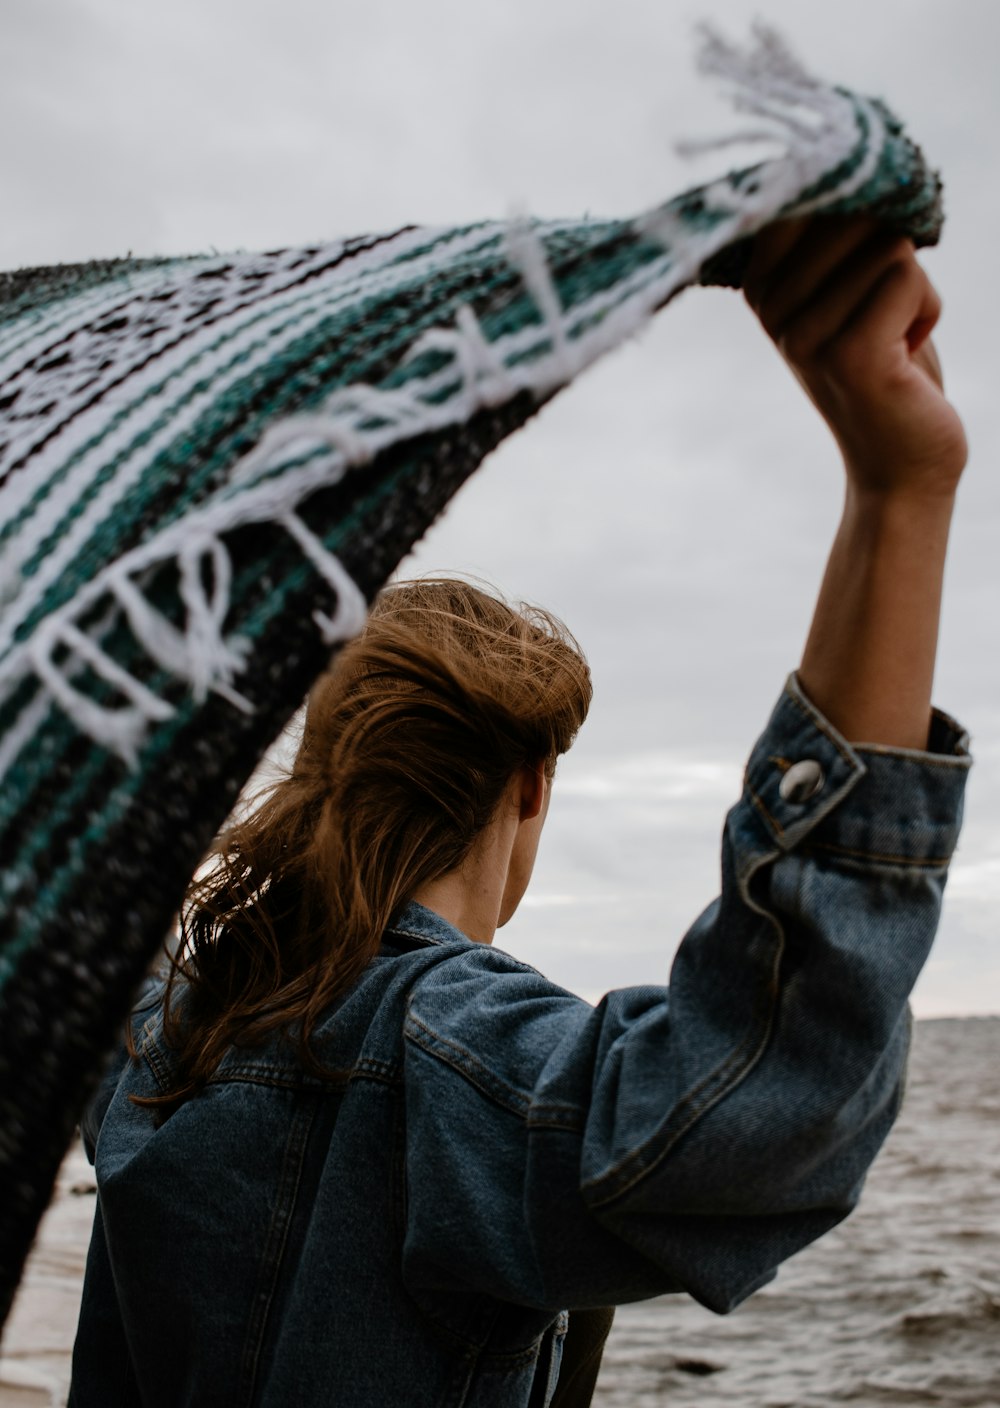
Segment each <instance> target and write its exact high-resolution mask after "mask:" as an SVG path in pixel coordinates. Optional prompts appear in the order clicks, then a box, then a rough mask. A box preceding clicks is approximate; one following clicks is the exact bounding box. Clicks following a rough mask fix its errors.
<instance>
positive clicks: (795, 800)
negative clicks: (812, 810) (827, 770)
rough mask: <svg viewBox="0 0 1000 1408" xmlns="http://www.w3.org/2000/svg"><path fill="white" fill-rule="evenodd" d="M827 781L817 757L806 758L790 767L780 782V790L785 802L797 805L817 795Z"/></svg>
mask: <svg viewBox="0 0 1000 1408" xmlns="http://www.w3.org/2000/svg"><path fill="white" fill-rule="evenodd" d="M825 781H826V778H825V777H824V776H823V769H822V768H821V767H820V765H819V763H817V762H816V759H815V758H804V759H803V761H802V762H801V763H793V764H792V766H791V767H790V768H789V769H788V771H787V772H786V773H785V775H784V777H783V778H782V779H781V782H780V783H779V784H778V791H779V793H780V794H781V799H782V801H783V802H790V803H791V804H792V806H796V807H797V806H800V805H801V804H802V803H803V802H808V800H809V798H810V797H815V795H816V793H817V792H819V791H820V789H821V788H822V786H823V783H824V782H825Z"/></svg>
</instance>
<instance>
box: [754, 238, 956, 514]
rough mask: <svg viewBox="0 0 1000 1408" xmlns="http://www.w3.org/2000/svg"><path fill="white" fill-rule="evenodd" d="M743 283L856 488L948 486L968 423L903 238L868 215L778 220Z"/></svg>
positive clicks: (933, 301) (893, 492) (935, 302)
mask: <svg viewBox="0 0 1000 1408" xmlns="http://www.w3.org/2000/svg"><path fill="white" fill-rule="evenodd" d="M744 289H745V292H746V297H747V301H748V302H749V303H750V305H751V307H752V308H753V309H754V311H755V312H756V313H757V315H758V316H759V318H760V320H761V322H762V323H763V325H764V328H765V329H766V331H767V332H768V334H769V335H770V336H771V338H772V339H773V340H774V342H775V343H776V345H777V347H778V349H779V351H780V352H781V354H782V355H783V357H784V358H785V360H786V361H787V362H788V363H789V365H790V366H791V368H792V371H793V372H794V373H795V375H796V376H797V377H798V379H799V381H800V382H801V383H802V385H803V386H804V388H805V390H806V392H807V393H808V395H809V397H810V398H811V400H812V401H813V403H814V405H815V406H816V408H817V410H818V411H819V412H820V414H821V415H822V416H823V418H824V420H825V421H826V422H827V424H828V425H829V427H830V429H831V431H832V432H833V434H834V437H835V438H836V440H837V443H838V444H839V446H840V448H841V451H842V453H843V456H844V463H845V466H846V469H847V474H848V480H849V483H850V485H851V487H852V488H853V489H854V490H855V491H857V492H858V493H860V495H861V496H862V497H864V496H866V495H869V494H875V495H890V496H897V495H899V494H902V495H904V496H905V497H909V496H910V495H914V496H916V497H924V496H930V497H936V496H939V495H943V496H946V497H947V496H951V495H952V494H953V493H954V490H955V487H956V485H957V483H958V480H959V477H960V475H961V473H962V469H963V468H964V466H965V461H966V456H967V447H966V441H965V433H964V431H963V429H962V423H961V421H960V420H959V418H958V416H957V414H956V413H955V411H954V409H953V408H952V406H951V405H950V404H949V403H948V401H947V400H946V399H945V397H944V394H943V392H942V381H941V367H940V363H939V362H938V358H937V354H936V352H935V350H934V345H933V343H932V342H931V340H930V333H931V331H932V329H933V328H934V326H935V324H936V322H937V320H938V317H939V316H940V312H941V301H940V299H939V298H938V295H937V293H936V292H935V290H934V288H933V286H932V285H931V283H930V280H929V279H928V277H927V275H926V273H925V272H924V270H923V269H922V268H921V266H920V264H919V263H918V262H917V259H916V255H915V252H914V248H913V245H912V244H911V243H910V241H909V240H907V239H904V238H902V237H901V236H898V235H893V234H891V233H890V232H887V231H885V230H884V229H883V228H881V227H879V226H878V225H877V224H876V223H875V222H874V221H873V220H871V219H870V218H868V217H851V218H850V219H844V218H838V217H826V218H823V217H819V218H816V219H811V220H787V221H782V222H780V223H778V224H776V225H773V226H771V227H770V228H768V229H767V230H765V231H763V232H762V233H761V234H760V235H759V236H758V237H757V240H756V242H755V245H754V250H753V255H752V257H751V261H750V265H749V267H748V270H747V275H746V278H745V280H744Z"/></svg>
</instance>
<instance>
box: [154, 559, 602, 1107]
mask: <svg viewBox="0 0 1000 1408" xmlns="http://www.w3.org/2000/svg"><path fill="white" fill-rule="evenodd" d="M590 696H591V685H590V673H589V670H588V668H587V665H586V662H585V661H584V659H583V657H582V655H581V653H580V650H579V648H578V647H577V645H576V643H575V642H574V641H573V639H572V637H571V636H570V635H569V634H568V632H567V631H566V630H565V628H564V627H563V626H562V625H561V624H560V623H559V622H558V621H557V620H556V619H555V618H554V617H552V616H550V615H549V614H548V613H547V612H544V611H540V610H538V609H536V608H531V607H524V606H522V607H519V608H517V609H515V608H513V607H510V606H508V605H507V604H506V603H504V602H503V601H502V600H500V599H499V598H497V597H495V596H493V595H490V594H489V593H488V592H485V591H483V590H482V589H481V588H479V587H476V586H473V585H471V584H470V583H468V582H465V581H461V580H452V579H425V580H418V581H413V582H404V583H401V584H399V585H396V586H392V587H389V588H387V589H386V591H384V592H383V593H382V595H381V596H380V597H379V598H378V600H377V601H376V603H375V605H374V607H373V609H372V611H371V614H370V617H369V620H368V622H367V625H366V627H365V630H364V631H363V632H362V634H361V635H360V636H359V637H358V638H357V639H356V640H354V641H352V642H350V643H349V644H348V645H347V646H345V647H344V649H343V650H342V651H341V652H340V654H339V655H338V656H337V658H336V660H335V661H334V663H333V666H332V667H331V669H330V670H329V671H328V672H327V673H326V674H325V675H324V676H323V677H322V678H321V679H320V680H319V682H318V683H317V684H316V686H315V687H314V689H313V691H312V693H311V695H310V698H309V703H308V708H307V711H306V719H305V725H304V730H303V735H302V740H301V744H300V746H299V749H298V753H297V755H296V758H295V762H294V764H293V766H292V769H291V771H290V773H289V774H288V775H287V776H285V777H282V778H281V779H280V780H279V781H278V782H276V783H275V784H273V785H272V786H271V787H270V788H269V789H268V791H267V793H266V794H265V796H264V798H263V800H262V801H261V802H260V804H259V805H258V806H256V807H255V808H254V809H253V810H252V811H251V812H250V813H249V815H247V816H246V817H245V818H244V819H242V820H240V821H238V822H236V823H235V824H234V825H232V826H231V827H230V828H229V829H228V830H227V831H225V832H224V833H223V834H222V836H221V837H220V838H219V840H218V842H217V843H216V847H215V864H214V867H213V868H212V869H211V871H210V872H209V873H208V874H207V875H206V876H205V877H204V878H203V879H201V880H200V881H197V882H196V883H195V884H194V885H193V886H192V889H191V892H190V895H189V900H188V904H187V906H186V908H185V912H184V915H183V918H182V929H183V937H184V946H183V952H182V957H181V959H180V969H181V971H182V972H183V974H184V976H185V977H186V978H187V979H188V983H187V993H188V1000H187V1001H186V1003H185V1007H184V1013H183V1016H184V1022H183V1029H182V1026H181V1024H180V1022H179V1021H177V1022H171V1020H170V1016H169V1004H168V1023H169V1025H170V1026H171V1027H172V1028H173V1030H172V1031H169V1030H168V1035H170V1037H171V1039H172V1040H173V1042H174V1044H175V1045H178V1046H179V1047H180V1049H181V1050H180V1055H181V1062H180V1064H181V1069H182V1070H183V1071H184V1074H185V1076H186V1077H187V1078H188V1079H187V1080H186V1082H185V1084H186V1087H187V1089H189V1090H190V1089H196V1088H197V1087H198V1086H199V1085H201V1084H203V1083H204V1080H205V1079H207V1077H208V1075H210V1074H211V1071H212V1070H214V1067H215V1065H216V1064H217V1062H218V1060H219V1058H220V1057H221V1055H222V1054H223V1052H224V1050H225V1049H226V1047H227V1046H229V1045H231V1044H233V1042H234V1041H243V1042H248V1043H252V1042H253V1041H255V1040H258V1039H260V1038H262V1037H263V1036H265V1035H266V1034H267V1033H268V1032H269V1031H271V1030H273V1029H274V1028H276V1027H278V1026H285V1025H289V1026H295V1027H297V1029H298V1031H299V1033H300V1036H301V1039H302V1042H303V1050H304V1051H305V1044H306V1043H307V1042H308V1037H309V1034H310V1032H311V1030H312V1028H313V1026H314V1024H315V1021H316V1019H317V1018H318V1017H319V1015H320V1014H321V1012H322V1011H323V1009H324V1008H326V1007H327V1006H328V1005H329V1003H330V1002H331V1000H332V999H333V998H334V997H336V996H337V994H338V993H340V992H342V991H343V990H344V989H345V988H346V987H347V986H349V985H350V983H352V982H353V981H354V979H355V978H356V977H357V976H358V975H359V974H360V973H361V971H362V970H363V969H364V967H365V966H366V965H367V963H368V962H369V960H370V959H371V957H372V956H373V955H374V953H375V952H376V950H377V948H378V946H379V942H380V940H381V935H382V933H383V931H384V930H385V928H386V926H387V925H388V923H389V921H390V920H391V918H392V915H393V913H394V912H395V911H396V910H397V909H399V907H400V906H401V905H402V904H403V903H405V901H407V900H408V899H410V898H411V897H412V896H413V895H415V894H416V893H417V891H418V890H419V889H420V888H421V887H422V886H424V885H426V884H427V883H428V882H430V881H433V880H435V879H437V878H438V877H440V876H442V875H444V874H446V873H447V872H449V871H451V870H453V869H454V868H455V867H457V866H459V865H461V864H462V862H463V860H464V859H465V858H466V856H467V855H468V854H469V851H470V849H471V848H472V847H473V845H474V844H475V842H476V839H477V837H478V836H479V835H480V834H481V833H482V832H483V829H484V828H485V827H486V826H487V824H488V823H489V822H490V820H491V818H492V817H493V816H494V814H495V813H496V811H497V808H498V807H499V806H500V804H501V800H502V798H503V797H504V795H505V792H506V791H507V790H508V788H509V784H510V782H511V779H512V778H513V777H514V775H515V774H516V773H517V772H518V771H519V769H522V768H524V767H525V766H527V767H529V768H541V769H542V770H543V771H544V773H545V775H546V776H547V777H549V778H551V776H552V773H553V771H554V768H555V763H556V759H557V757H558V756H559V755H560V754H561V753H563V752H565V751H566V749H567V748H569V746H570V744H571V743H572V741H573V738H574V736H575V734H576V732H577V730H578V729H579V727H580V725H581V724H582V723H583V720H584V718H585V717H586V713H587V708H588V706H589V703H590Z"/></svg>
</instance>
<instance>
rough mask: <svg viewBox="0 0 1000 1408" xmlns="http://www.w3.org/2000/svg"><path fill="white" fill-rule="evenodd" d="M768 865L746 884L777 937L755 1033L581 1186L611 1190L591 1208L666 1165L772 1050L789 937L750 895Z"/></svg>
mask: <svg viewBox="0 0 1000 1408" xmlns="http://www.w3.org/2000/svg"><path fill="white" fill-rule="evenodd" d="M767 863H768V858H767V857H763V858H762V859H761V860H760V861H759V862H758V864H757V865H756V866H755V867H754V868H753V870H751V871H750V873H749V874H748V875H747V877H746V882H745V886H746V894H745V899H746V903H747V905H748V906H749V907H750V908H751V909H753V910H755V911H756V913H758V914H759V915H760V916H761V917H762V918H763V919H766V920H767V922H768V923H769V924H771V925H772V927H773V928H774V930H775V932H776V934H777V944H776V945H775V951H774V960H773V962H772V964H771V976H770V981H769V982H768V983H767V985H766V987H765V989H764V991H763V992H762V993H761V995H760V996H759V998H758V1000H757V1004H756V1006H755V1010H754V1013H753V1016H752V1020H751V1025H750V1030H749V1031H748V1032H747V1035H746V1036H745V1037H744V1038H743V1040H742V1041H741V1042H740V1044H739V1046H738V1047H737V1048H736V1049H735V1050H734V1051H732V1052H730V1054H729V1055H728V1056H727V1057H726V1058H725V1059H724V1060H723V1061H722V1062H721V1063H720V1064H719V1065H718V1066H717V1067H716V1068H715V1070H714V1071H712V1072H711V1073H710V1074H709V1075H707V1076H706V1077H705V1078H704V1080H702V1081H701V1083H700V1084H699V1085H697V1086H696V1087H695V1088H694V1090H692V1091H690V1092H689V1093H688V1094H687V1095H686V1096H685V1097H684V1098H683V1099H682V1100H680V1101H679V1102H678V1104H677V1105H676V1106H675V1107H674V1109H673V1110H672V1111H671V1112H670V1114H669V1115H668V1116H667V1118H666V1119H665V1120H664V1121H663V1122H662V1123H661V1124H660V1125H659V1127H658V1128H657V1129H656V1130H654V1132H653V1133H652V1134H651V1135H650V1137H649V1138H648V1139H647V1140H646V1141H645V1143H644V1144H641V1145H640V1146H639V1147H638V1148H637V1149H633V1150H631V1151H630V1152H629V1153H628V1154H626V1155H625V1156H624V1157H623V1158H622V1159H621V1160H620V1161H619V1162H618V1163H617V1164H615V1165H613V1166H612V1167H611V1168H610V1169H608V1170H607V1171H606V1172H605V1173H602V1174H601V1175H600V1176H599V1177H598V1178H594V1179H589V1180H588V1181H587V1182H586V1183H582V1184H581V1191H590V1192H591V1193H594V1194H596V1193H597V1190H598V1189H600V1188H601V1187H602V1186H604V1187H606V1188H607V1189H608V1191H607V1193H605V1194H603V1195H600V1194H598V1195H597V1196H592V1197H591V1198H590V1199H589V1202H590V1204H591V1206H592V1207H595V1208H597V1207H605V1206H607V1205H608V1204H609V1203H613V1202H615V1201H616V1200H617V1199H618V1198H620V1197H622V1196H624V1194H626V1193H628V1192H629V1191H630V1190H631V1189H632V1188H634V1187H635V1185H636V1184H637V1183H638V1182H640V1181H641V1180H642V1179H643V1178H644V1177H646V1175H647V1174H649V1173H652V1172H653V1170H654V1169H655V1168H656V1167H657V1166H658V1165H659V1164H661V1163H662V1162H663V1160H664V1159H665V1158H666V1156H667V1155H668V1154H669V1153H670V1152H671V1150H672V1149H673V1148H674V1146H675V1145H676V1144H677V1143H678V1141H679V1140H680V1139H682V1138H683V1136H684V1135H685V1134H687V1132H688V1130H690V1129H691V1128H692V1126H693V1125H695V1124H696V1123H697V1122H698V1120H699V1119H701V1118H702V1116H704V1115H706V1114H707V1113H708V1112H709V1110H711V1109H713V1108H714V1107H715V1106H716V1105H717V1104H718V1103H719V1102H720V1100H722V1099H724V1097H725V1096H726V1095H728V1094H729V1093H730V1092H731V1091H732V1090H734V1089H735V1088H736V1086H737V1085H739V1084H740V1082H741V1081H743V1080H745V1079H746V1077H747V1076H748V1075H749V1074H750V1072H751V1071H752V1070H753V1069H754V1067H755V1066H756V1065H757V1063H758V1062H759V1060H760V1059H761V1057H762V1056H763V1054H764V1052H765V1050H766V1049H767V1045H768V1043H769V1041H770V1039H771V1033H772V1030H773V1027H774V1014H775V1011H776V1009H777V1006H778V1000H779V997H780V994H781V983H780V972H781V962H782V959H783V958H784V953H785V934H784V930H783V929H782V926H781V923H780V922H779V920H778V919H777V917H776V916H775V915H774V914H771V913H770V912H769V911H768V910H765V909H763V908H761V906H760V905H759V904H756V903H754V901H753V900H752V899H751V897H750V888H749V887H750V881H751V880H752V879H753V877H754V875H755V874H756V873H757V871H758V870H760V869H761V867H762V866H763V865H765V864H767ZM761 1020H762V1022H763V1030H762V1032H761V1034H760V1039H759V1040H758V1041H757V1044H756V1049H755V1050H753V1051H752V1053H751V1055H750V1057H749V1058H748V1059H745V1060H744V1052H745V1051H746V1050H747V1048H748V1047H751V1046H752V1045H753V1043H754V1034H753V1028H754V1025H755V1023H756V1022H757V1021H761ZM741 1062H742V1064H741ZM713 1086H714V1087H715V1089H714V1090H713V1089H712V1088H711V1087H713ZM699 1095H704V1098H703V1099H702V1101H701V1103H700V1104H695V1102H696V1100H697V1097H698V1096H699ZM685 1106H688V1107H691V1108H690V1115H689V1117H688V1118H687V1119H686V1121H685V1122H684V1123H683V1124H682V1125H681V1127H680V1128H679V1129H676V1130H675V1131H674V1132H673V1133H670V1132H669V1131H670V1126H671V1124H672V1123H673V1122H675V1121H676V1119H677V1118H678V1115H679V1113H680V1112H681V1111H682V1110H683V1109H684V1108H685ZM661 1140H665V1142H664V1143H663V1145H662V1147H661V1148H660V1149H659V1150H658V1151H657V1152H656V1153H655V1154H654V1155H653V1157H652V1158H650V1159H649V1162H648V1163H647V1162H646V1161H645V1160H646V1155H647V1153H648V1152H649V1151H650V1150H651V1149H653V1148H655V1146H656V1145H657V1143H658V1142H659V1141H661ZM636 1165H638V1167H636V1168H635V1172H634V1173H632V1174H631V1175H630V1176H629V1174H628V1172H627V1170H628V1169H629V1167H630V1166H636ZM623 1177H624V1178H625V1180H626V1181H624V1182H623V1181H622V1179H623ZM612 1184H616V1185H620V1186H615V1187H611V1186H610V1185H612Z"/></svg>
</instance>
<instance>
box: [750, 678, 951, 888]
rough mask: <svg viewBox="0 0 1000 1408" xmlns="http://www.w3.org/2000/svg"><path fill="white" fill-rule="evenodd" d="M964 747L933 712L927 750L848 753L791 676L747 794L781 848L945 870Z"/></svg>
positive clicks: (756, 756) (853, 748)
mask: <svg viewBox="0 0 1000 1408" xmlns="http://www.w3.org/2000/svg"><path fill="white" fill-rule="evenodd" d="M968 742H969V740H968V735H967V734H966V733H965V731H964V730H963V729H962V728H961V727H960V726H959V725H958V724H957V723H955V721H954V720H953V719H950V718H949V717H948V716H947V715H946V714H941V713H939V712H938V711H937V710H935V711H934V714H933V719H932V724H931V730H930V738H929V744H930V747H929V749H928V750H927V751H923V750H918V749H908V748H890V747H884V746H881V745H877V744H861V745H858V744H853V745H852V744H850V743H848V742H847V740H846V739H845V738H844V737H843V736H842V735H841V734H840V733H838V732H837V730H836V729H835V728H834V727H833V725H832V724H831V723H830V721H829V720H828V719H827V718H826V717H825V716H824V715H823V714H822V713H821V712H820V711H819V709H817V708H816V706H815V705H814V704H813V703H812V701H811V700H810V699H809V698H808V697H807V695H806V694H805V693H804V691H803V689H802V686H801V685H800V684H799V682H798V679H797V677H796V676H795V675H794V674H793V675H791V676H790V677H789V679H788V682H787V684H786V686H785V690H784V693H783V694H782V696H781V698H780V699H779V701H778V703H777V705H776V707H775V710H774V712H773V714H772V715H771V718H770V721H769V723H768V725H767V728H766V729H765V730H764V733H763V734H762V735H761V738H760V739H759V740H758V743H757V746H756V747H755V748H754V751H753V753H752V754H751V757H750V761H749V763H748V765H747V771H746V779H745V783H746V791H747V795H748V797H749V799H750V801H751V802H752V804H753V806H754V808H755V810H756V812H757V814H758V817H759V819H760V820H762V821H763V823H764V826H765V828H766V829H767V832H768V834H769V838H770V841H771V842H772V844H773V845H774V846H775V847H777V848H778V849H779V850H782V851H787V850H791V849H792V848H793V847H795V846H798V845H800V844H801V843H802V842H803V841H805V840H806V838H807V837H808V842H809V847H810V849H813V848H820V849H823V850H825V851H828V852H829V853H830V855H831V858H832V857H833V856H837V855H839V856H841V857H842V858H843V859H844V860H846V861H850V860H851V859H856V860H861V861H869V862H872V861H874V862H880V863H883V864H888V865H905V866H919V867H921V868H940V867H945V866H947V864H948V861H949V860H950V858H951V855H952V852H953V851H954V849H955V844H956V842H957V840H958V834H959V831H960V829H961V824H962V798H963V794H964V790H965V779H966V776H967V774H968V770H969V767H970V765H971V759H970V757H969V752H968ZM848 798H849V799H850V801H849V803H848Z"/></svg>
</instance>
